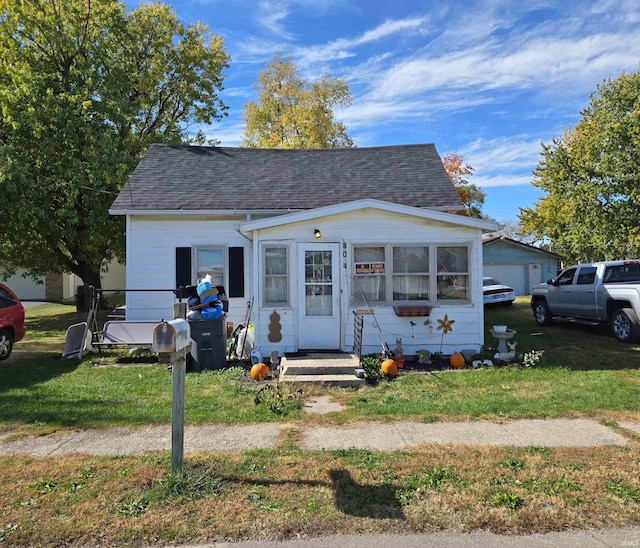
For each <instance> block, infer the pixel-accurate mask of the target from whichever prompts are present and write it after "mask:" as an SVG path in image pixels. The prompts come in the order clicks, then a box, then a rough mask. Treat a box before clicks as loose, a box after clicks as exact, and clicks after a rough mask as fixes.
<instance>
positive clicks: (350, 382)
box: [280, 374, 365, 388]
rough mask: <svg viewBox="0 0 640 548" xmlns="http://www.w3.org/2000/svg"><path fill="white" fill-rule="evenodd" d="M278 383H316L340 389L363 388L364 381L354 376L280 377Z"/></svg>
mask: <svg viewBox="0 0 640 548" xmlns="http://www.w3.org/2000/svg"><path fill="white" fill-rule="evenodd" d="M280 382H297V383H300V384H306V383H318V384H327V385H330V386H339V387H342V388H351V387H356V388H357V387H359V386H364V383H365V381H364V379H359V378H358V377H356V376H355V375H282V374H281V375H280Z"/></svg>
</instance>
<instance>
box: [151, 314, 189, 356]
mask: <svg viewBox="0 0 640 548" xmlns="http://www.w3.org/2000/svg"><path fill="white" fill-rule="evenodd" d="M190 344H191V328H190V327H189V322H188V321H187V320H183V319H177V320H171V321H169V322H165V321H164V320H163V321H162V322H161V323H159V324H158V325H157V326H156V328H155V329H154V330H153V342H152V345H151V350H152V351H153V352H158V353H161V354H176V353H178V352H181V351H184V350H187V349H188V348H189V345H190Z"/></svg>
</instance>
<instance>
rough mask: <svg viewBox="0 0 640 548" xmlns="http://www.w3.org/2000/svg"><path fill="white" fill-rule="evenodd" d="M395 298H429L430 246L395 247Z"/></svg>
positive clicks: (402, 299) (413, 299)
mask: <svg viewBox="0 0 640 548" xmlns="http://www.w3.org/2000/svg"><path fill="white" fill-rule="evenodd" d="M392 249H393V251H392V252H393V300H394V301H426V300H428V299H429V248H428V247H424V246H411V247H400V246H394V247H393V248H392Z"/></svg>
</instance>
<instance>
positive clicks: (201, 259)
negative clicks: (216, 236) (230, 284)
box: [194, 246, 225, 286]
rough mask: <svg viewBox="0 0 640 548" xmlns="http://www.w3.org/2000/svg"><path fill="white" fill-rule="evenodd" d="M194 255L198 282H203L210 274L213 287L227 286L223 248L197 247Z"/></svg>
mask: <svg viewBox="0 0 640 548" xmlns="http://www.w3.org/2000/svg"><path fill="white" fill-rule="evenodd" d="M194 255H195V262H196V280H201V279H202V278H204V276H206V275H207V274H209V275H210V276H211V285H213V286H216V285H225V281H224V280H225V272H224V264H225V260H224V248H223V247H209V246H207V247H196V248H195V250H194Z"/></svg>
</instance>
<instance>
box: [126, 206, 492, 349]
mask: <svg viewBox="0 0 640 548" xmlns="http://www.w3.org/2000/svg"><path fill="white" fill-rule="evenodd" d="M244 220H245V219H244V218H238V219H234V220H225V221H219V220H209V219H205V218H203V217H200V218H195V217H190V216H187V215H185V216H184V218H180V219H174V218H160V217H157V218H148V217H130V218H128V221H127V226H128V230H127V289H136V288H137V289H142V288H143V289H150V288H161V289H173V288H174V286H175V248H176V247H193V246H198V245H224V246H233V247H235V246H243V247H244V248H245V254H244V259H245V260H244V268H245V273H244V274H245V296H244V298H236V299H230V303H229V305H230V308H229V315H228V318H227V320H228V321H232V322H233V323H234V326H237V325H238V324H239V323H241V322H243V321H244V320H245V317H246V312H247V304H248V302H249V301H251V296H252V295H254V296H255V298H254V301H253V303H254V308H253V312H252V316H251V320H252V321H253V322H254V323H255V327H256V346H257V347H258V348H260V350H261V352H262V355H263V356H265V357H267V356H269V353H270V352H271V351H273V350H277V351H278V352H279V353H280V354H284V353H285V352H293V351H295V350H297V349H298V346H297V337H298V327H297V325H298V322H297V305H298V303H297V301H296V299H297V294H298V291H297V286H296V279H295V277H296V274H297V272H298V265H297V263H296V261H297V253H296V250H297V248H296V246H297V244H298V243H299V242H313V241H316V240H315V239H314V236H313V232H314V229H315V228H316V227H317V228H318V229H320V231H321V232H322V238H321V240H320V241H321V242H335V243H338V244H340V250H341V253H340V255H341V256H340V261H341V263H340V271H341V277H340V290H341V326H340V331H341V347H342V349H343V350H344V351H351V350H352V348H353V310H354V308H353V307H352V306H351V304H350V294H351V282H350V280H351V250H352V245H354V244H355V245H368V244H386V243H393V244H400V245H402V244H405V245H409V244H422V243H433V242H437V243H440V244H450V245H468V246H469V247H470V283H471V295H470V303H469V304H464V305H457V306H455V305H446V306H444V305H437V306H435V307H434V308H433V310H432V312H431V316H430V319H431V322H432V323H431V326H425V325H424V320H425V318H421V317H418V318H406V317H402V318H401V317H398V316H396V315H395V313H394V310H393V307H392V306H390V305H385V306H376V307H374V308H373V311H374V313H375V319H376V320H377V323H378V324H379V326H380V331H381V333H380V332H379V331H378V328H377V326H376V324H375V322H374V316H373V315H371V314H365V315H364V324H365V325H364V333H363V351H364V353H376V352H379V351H380V350H381V348H382V341H385V342H386V343H387V344H388V345H389V346H390V348H391V349H392V350H393V349H394V347H395V343H396V339H397V338H402V344H403V347H404V351H405V355H411V354H415V353H417V352H418V351H419V350H421V349H428V350H430V351H432V352H436V351H439V350H442V351H443V352H444V353H446V354H450V353H452V352H454V351H455V350H463V349H475V350H477V349H479V348H480V346H481V345H482V344H483V343H484V339H483V337H484V326H483V324H484V307H483V305H482V244H481V232H480V230H478V229H475V228H466V227H461V226H459V225H456V224H449V223H444V222H436V221H430V220H426V219H421V218H417V217H413V216H410V215H401V214H396V213H389V212H381V211H380V210H373V209H364V210H357V211H352V212H349V213H340V214H337V215H331V216H327V217H324V218H320V219H315V220H313V221H301V222H297V223H292V224H287V225H282V226H278V227H273V228H269V229H263V230H260V231H257V232H256V233H255V234H254V235H253V236H254V241H253V242H251V241H249V240H248V239H247V238H245V237H244V236H242V235H241V234H240V233H239V232H238V231H237V230H236V227H237V226H238V225H239V223H241V222H243V221H244ZM454 222H455V218H454V217H453V216H452V223H454ZM265 243H270V244H274V243H278V244H286V245H288V246H289V248H290V252H289V260H290V265H289V273H290V276H289V277H290V303H289V306H284V307H273V306H270V307H263V306H262V304H261V303H262V294H261V290H260V287H261V284H262V280H261V277H260V276H255V277H252V272H253V271H254V269H255V271H257V272H260V269H261V265H260V263H261V260H262V259H261V253H260V246H261V245H262V244H265ZM343 252H344V254H345V255H346V256H342V254H343ZM227 275H228V273H227ZM194 282H195V280H194ZM226 285H227V286H228V280H227V284H226ZM174 301H175V299H174V296H173V294H172V293H170V292H168V291H165V292H158V293H155V292H154V293H150V292H140V293H135V292H129V293H127V319H130V320H158V321H159V320H161V319H163V318H164V319H166V318H169V317H172V314H173V303H174ZM274 310H276V311H277V313H278V314H279V316H280V320H279V321H280V325H281V334H282V339H281V341H279V342H277V343H272V342H270V341H269V340H268V337H269V329H268V328H269V323H270V317H271V314H273V312H274ZM357 310H366V311H367V312H368V310H367V307H363V306H361V305H359V306H358V307H357ZM445 314H446V315H448V317H449V319H452V320H455V323H454V324H453V330H452V332H450V333H448V334H447V335H444V336H442V331H439V330H438V329H437V327H438V323H437V320H438V319H442V318H443V317H444V315H445ZM411 321H413V322H414V323H415V324H416V325H415V326H413V327H412V326H411V323H410V322H411Z"/></svg>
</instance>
